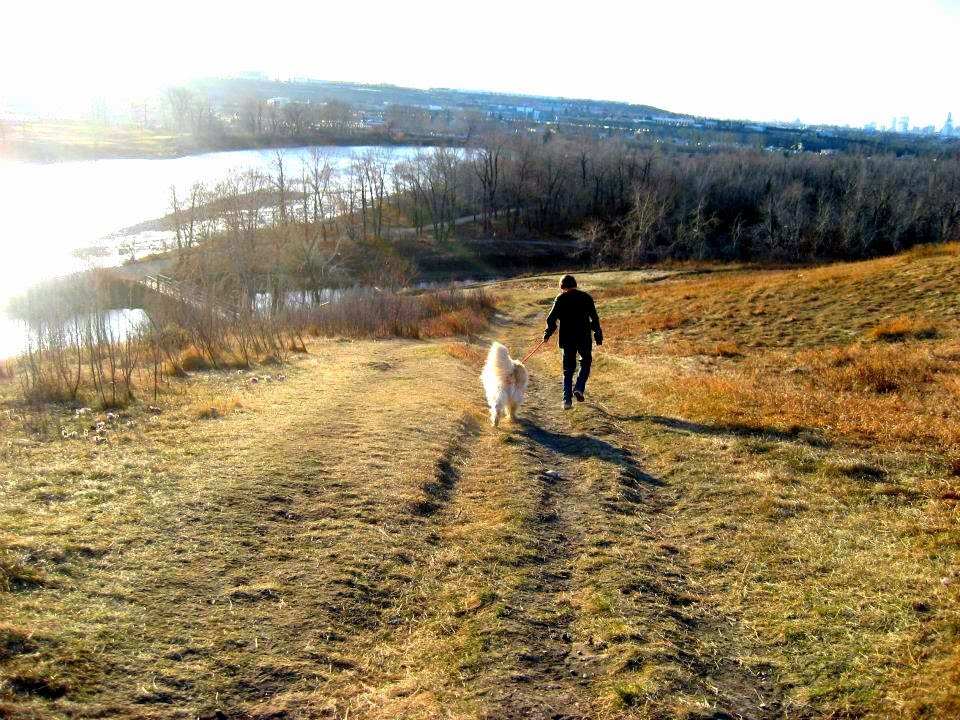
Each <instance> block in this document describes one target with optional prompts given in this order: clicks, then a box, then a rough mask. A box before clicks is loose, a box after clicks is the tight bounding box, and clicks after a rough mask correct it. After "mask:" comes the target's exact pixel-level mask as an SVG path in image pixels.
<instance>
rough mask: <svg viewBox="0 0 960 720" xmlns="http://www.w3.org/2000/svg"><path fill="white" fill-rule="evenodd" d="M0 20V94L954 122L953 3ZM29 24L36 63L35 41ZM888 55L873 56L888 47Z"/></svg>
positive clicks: (27, 10)
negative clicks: (192, 88) (271, 95)
mask: <svg viewBox="0 0 960 720" xmlns="http://www.w3.org/2000/svg"><path fill="white" fill-rule="evenodd" d="M92 5H93V7H91V6H90V4H84V5H76V4H73V3H67V2H60V1H52V0H47V2H43V1H42V0H41V1H39V2H36V3H33V4H30V5H29V6H27V4H18V5H17V6H14V7H13V8H10V9H8V10H7V11H6V14H7V18H6V20H7V27H8V28H11V29H14V32H8V33H7V37H5V43H4V44H3V45H2V46H0V63H2V66H3V67H4V74H3V79H2V81H0V100H2V99H3V98H4V97H11V96H17V97H23V96H24V95H30V96H33V97H36V98H39V99H45V100H46V101H48V102H49V101H50V99H51V98H56V99H57V100H58V101H59V102H62V103H65V104H69V103H79V102H82V101H83V100H84V99H85V98H90V97H93V96H98V95H99V96H111V97H124V98H127V97H129V98H137V97H141V96H146V95H149V94H151V93H156V92H158V91H159V90H160V89H161V88H162V87H163V86H164V85H169V84H173V83H178V82H183V81H186V80H187V79H190V78H194V77H201V76H210V75H220V76H222V75H236V74H238V73H240V72H242V71H244V70H261V71H263V72H265V73H266V74H268V75H269V76H271V77H280V78H292V77H298V76H300V77H303V76H307V77H315V78H321V79H327V80H347V81H356V82H366V83H391V84H396V85H404V86H410V87H419V88H430V87H451V88H462V89H467V90H479V91H500V92H514V93H526V94H535V95H552V96H563V97H570V98H591V99H598V100H616V101H624V102H631V103H638V104H648V105H654V106H657V107H661V108H664V109H666V110H671V111H674V112H681V113H690V114H693V115H702V116H709V117H717V118H739V119H750V120H757V121H771V120H778V121H784V122H789V121H792V120H794V119H797V118H799V119H800V120H801V121H802V122H804V123H806V124H825V123H829V124H836V125H850V126H854V127H863V126H865V125H867V124H868V123H871V122H877V123H878V126H880V125H884V124H887V123H888V122H889V119H890V118H892V117H893V116H897V117H902V116H905V115H906V116H909V117H910V119H911V123H912V124H915V125H916V126H919V127H926V126H929V125H935V126H936V127H938V128H940V127H941V126H942V125H943V124H944V121H945V118H946V114H947V113H948V112H957V111H960V85H958V84H957V83H956V82H955V81H954V78H955V77H956V75H957V70H958V69H960V54H958V53H957V51H956V49H955V45H956V41H955V39H956V38H957V37H960V0H915V2H913V3H909V4H907V3H902V2H887V1H885V0H879V1H876V2H865V1H864V0H850V1H849V2H845V3H835V2H827V1H826V0H809V2H807V3H805V4H804V5H803V8H802V10H803V11H802V12H798V11H797V6H796V5H795V4H794V3H776V2H759V0H742V1H740V2H730V3H714V2H695V1H693V0H685V1H679V2H676V3H673V4H670V5H669V6H666V5H665V4H661V3H644V2H640V3H636V4H634V5H631V6H630V7H629V8H616V9H609V8H599V7H598V8H596V9H591V11H590V12H586V11H583V10H582V9H578V10H576V11H573V10H570V9H567V8H565V7H561V6H559V5H558V4H556V3H543V2H527V3H507V2H503V1H502V0H489V1H488V2H487V3H485V4H484V6H483V8H482V10H481V9H479V8H473V7H469V8H461V7H456V6H451V5H450V4H449V3H438V2H420V3H416V2H408V3H403V4H396V3H390V4H383V5H381V4H379V3H376V2H374V3H366V4H364V5H363V7H362V8H359V7H358V6H352V5H348V6H346V7H344V6H337V7H333V6H330V7H328V6H326V5H323V6H322V7H321V6H318V5H315V4H310V5H307V4H296V3H295V4H287V5H284V6H283V11H282V12H277V13H275V14H274V15H271V14H270V13H259V14H258V15H257V16H256V17H254V16H250V17H248V16H247V14H246V13H244V12H242V11H238V10H237V6H236V5H232V4H231V5H228V4H226V3H224V2H210V3H206V2H205V3H189V4H188V3H186V2H184V0H170V2H169V6H165V8H164V12H162V13H156V14H154V15H151V17H150V25H149V27H148V28H146V29H145V28H144V26H143V23H142V20H141V19H140V18H139V17H138V16H135V15H134V14H132V13H130V12H129V10H128V6H127V5H125V4H122V3H119V2H114V1H113V0H110V1H109V2H94V3H92ZM41 30H42V34H43V36H44V42H43V44H42V48H43V51H42V53H41V52H39V51H38V45H37V44H36V39H35V38H36V32H39V31H41ZM894 49H895V50H896V53H895V55H896V57H897V58H898V59H900V60H901V61H900V62H896V63H876V62H872V61H871V60H870V59H871V58H879V57H887V56H889V55H890V53H891V51H892V50H894Z"/></svg>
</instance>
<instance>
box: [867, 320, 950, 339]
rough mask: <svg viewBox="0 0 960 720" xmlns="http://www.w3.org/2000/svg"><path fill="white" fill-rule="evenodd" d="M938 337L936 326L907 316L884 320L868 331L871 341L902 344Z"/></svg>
mask: <svg viewBox="0 0 960 720" xmlns="http://www.w3.org/2000/svg"><path fill="white" fill-rule="evenodd" d="M936 336H937V328H936V326H935V325H934V324H933V323H931V322H928V321H926V320H918V319H916V318H912V317H909V316H907V315H901V316H900V317H896V318H892V319H890V320H884V321H883V322H881V323H880V324H878V325H874V326H873V327H872V328H870V329H869V330H868V331H867V337H868V338H869V339H870V340H883V341H886V342H902V341H903V340H910V339H914V340H929V339H931V338H935V337H936Z"/></svg>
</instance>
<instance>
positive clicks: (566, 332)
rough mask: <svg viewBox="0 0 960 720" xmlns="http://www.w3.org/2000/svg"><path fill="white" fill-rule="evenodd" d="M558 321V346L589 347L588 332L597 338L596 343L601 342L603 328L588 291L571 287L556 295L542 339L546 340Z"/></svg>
mask: <svg viewBox="0 0 960 720" xmlns="http://www.w3.org/2000/svg"><path fill="white" fill-rule="evenodd" d="M557 321H559V322H560V347H562V348H580V347H590V344H591V341H590V333H591V332H592V333H593V335H594V337H595V338H596V339H597V345H602V344H603V330H601V329H600V318H599V317H598V316H597V308H596V306H595V305H594V304H593V298H592V297H590V294H589V293H585V292H583V291H582V290H577V289H576V288H573V289H572V290H568V291H567V292H562V293H560V294H559V295H557V299H556V300H554V301H553V309H552V310H550V314H549V315H547V329H546V332H544V333H543V339H544V340H548V339H549V338H550V336H551V335H553V331H554V330H556V329H557Z"/></svg>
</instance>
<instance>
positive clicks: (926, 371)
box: [801, 345, 960, 393]
mask: <svg viewBox="0 0 960 720" xmlns="http://www.w3.org/2000/svg"><path fill="white" fill-rule="evenodd" d="M801 358H802V359H807V361H808V363H809V366H810V369H811V372H812V374H813V381H814V382H815V383H823V384H825V385H826V386H827V387H828V388H830V389H831V390H835V391H838V392H858V393H863V392H872V393H888V392H893V391H901V392H904V391H913V392H922V390H923V386H924V385H926V384H927V383H930V382H932V381H933V379H934V377H935V375H936V373H937V371H938V370H939V369H941V367H943V368H944V369H946V366H945V365H942V364H940V363H938V362H937V361H936V359H935V358H934V357H933V354H932V353H931V352H930V350H929V349H928V348H925V347H910V348H903V347H900V348H889V347H871V348H864V347H862V346H859V345H854V346H850V347H845V348H835V349H831V350H826V351H821V352H816V353H808V354H804V355H801ZM958 369H960V368H958Z"/></svg>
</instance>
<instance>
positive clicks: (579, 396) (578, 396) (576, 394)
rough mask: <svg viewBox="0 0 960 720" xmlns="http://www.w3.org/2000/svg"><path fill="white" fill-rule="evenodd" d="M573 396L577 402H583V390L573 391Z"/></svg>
mask: <svg viewBox="0 0 960 720" xmlns="http://www.w3.org/2000/svg"><path fill="white" fill-rule="evenodd" d="M573 396H574V397H575V398H576V399H577V402H583V390H574V391H573Z"/></svg>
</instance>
